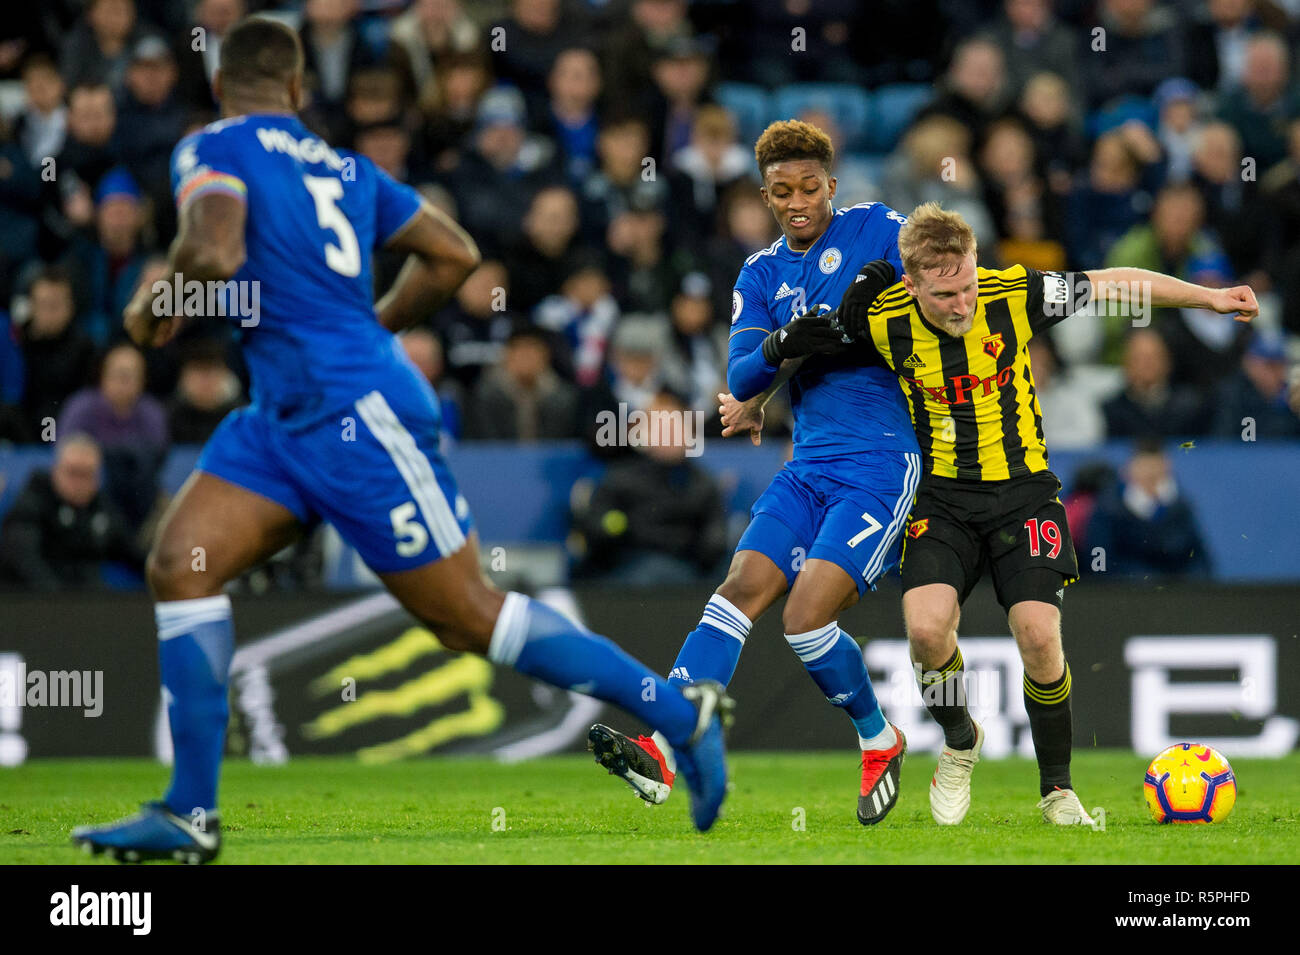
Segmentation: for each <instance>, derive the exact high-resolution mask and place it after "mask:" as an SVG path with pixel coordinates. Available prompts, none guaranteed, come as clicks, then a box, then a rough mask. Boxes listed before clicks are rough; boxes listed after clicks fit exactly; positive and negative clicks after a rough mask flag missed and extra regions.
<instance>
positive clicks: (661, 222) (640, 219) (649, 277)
mask: <svg viewBox="0 0 1300 955" xmlns="http://www.w3.org/2000/svg"><path fill="white" fill-rule="evenodd" d="M666 230H667V218H666V217H665V216H664V214H663V212H662V211H661V210H660V209H659V208H658V207H657V206H655V205H652V204H648V203H643V202H642V201H640V197H635V201H634V202H633V204H632V207H631V208H629V209H627V210H626V211H624V212H621V213H619V214H618V215H617V216H616V217H615V218H614V220H613V221H612V222H610V224H609V231H608V233H607V238H606V243H605V244H606V245H607V246H608V247H609V251H610V259H609V274H610V280H611V282H612V283H613V287H614V297H615V298H616V299H618V303H619V306H620V307H621V308H622V309H623V310H624V311H628V312H660V313H662V312H666V311H668V303H669V301H670V300H671V298H672V290H673V289H674V288H675V287H676V285H677V277H678V274H679V273H678V270H677V269H676V268H675V266H674V265H673V262H672V260H671V259H670V258H669V253H668V249H667V248H666V244H667V243H666V238H665V232H666Z"/></svg>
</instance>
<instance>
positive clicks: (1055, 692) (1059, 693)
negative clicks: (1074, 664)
mask: <svg viewBox="0 0 1300 955" xmlns="http://www.w3.org/2000/svg"><path fill="white" fill-rule="evenodd" d="M1069 695H1070V665H1069V664H1068V663H1067V664H1066V665H1065V679H1064V680H1062V681H1061V685H1060V686H1058V687H1054V688H1053V689H1051V690H1044V689H1042V688H1041V687H1040V686H1039V685H1038V684H1037V683H1035V682H1034V681H1033V680H1031V679H1029V674H1028V673H1026V674H1025V696H1027V697H1029V698H1030V699H1031V700H1033V701H1034V702H1035V703H1041V704H1042V705H1043V706H1054V705H1056V704H1058V703H1064V702H1065V700H1066V698H1067V697H1068V696H1069Z"/></svg>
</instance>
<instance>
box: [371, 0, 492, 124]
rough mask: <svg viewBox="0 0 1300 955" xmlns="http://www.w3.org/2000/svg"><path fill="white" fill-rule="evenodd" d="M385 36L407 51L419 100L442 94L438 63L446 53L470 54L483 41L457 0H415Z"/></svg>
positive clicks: (445, 56) (471, 19) (447, 54)
mask: <svg viewBox="0 0 1300 955" xmlns="http://www.w3.org/2000/svg"><path fill="white" fill-rule="evenodd" d="M388 36H389V38H390V39H391V40H393V41H394V42H395V43H397V44H399V45H400V46H401V47H402V49H404V50H405V51H406V59H407V62H408V63H409V64H410V68H411V75H412V79H413V81H414V83H415V88H416V90H417V91H418V93H419V97H420V99H421V100H427V101H429V102H433V101H435V100H437V99H438V98H440V97H441V96H442V95H443V90H442V86H441V82H440V77H439V76H438V71H439V66H440V65H441V63H442V62H443V60H445V59H446V58H447V57H449V56H457V55H463V54H466V53H472V52H474V51H475V50H476V49H479V45H480V43H481V42H482V40H481V38H480V35H479V28H478V24H476V23H475V22H474V19H473V18H472V17H470V16H469V15H468V14H467V13H466V12H465V8H464V5H463V4H461V3H460V2H459V0H415V2H414V3H412V4H411V6H410V8H409V9H408V10H407V11H406V12H405V13H403V14H401V15H400V16H398V17H395V18H394V19H393V22H392V26H390V27H389V28H388Z"/></svg>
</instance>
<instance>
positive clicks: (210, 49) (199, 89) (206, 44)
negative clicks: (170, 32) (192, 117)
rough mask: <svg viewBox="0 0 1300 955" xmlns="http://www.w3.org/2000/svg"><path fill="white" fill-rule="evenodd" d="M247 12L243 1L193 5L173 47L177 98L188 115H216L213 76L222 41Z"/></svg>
mask: <svg viewBox="0 0 1300 955" xmlns="http://www.w3.org/2000/svg"><path fill="white" fill-rule="evenodd" d="M246 12H247V8H246V4H245V0H198V3H197V4H195V5H194V7H193V19H192V20H191V22H190V25H189V28H188V29H186V30H185V31H184V32H183V33H182V34H181V36H180V37H179V39H178V41H177V43H176V44H175V46H174V47H173V48H172V49H173V54H174V56H175V58H176V68H177V71H178V78H177V88H178V91H179V95H180V99H181V102H182V103H184V105H185V108H186V109H187V110H189V111H190V112H192V113H201V114H202V113H211V114H214V115H215V114H216V111H217V102H216V100H215V99H214V98H213V96H212V77H213V75H214V74H215V73H216V72H217V64H218V63H219V62H220V59H221V42H222V40H224V39H225V36H226V34H227V33H229V32H230V29H231V27H233V26H234V25H235V24H236V23H238V22H239V21H240V20H242V19H243V18H244V14H245V13H246ZM195 31H201V32H198V33H196V32H195Z"/></svg>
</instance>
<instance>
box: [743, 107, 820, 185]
mask: <svg viewBox="0 0 1300 955" xmlns="http://www.w3.org/2000/svg"><path fill="white" fill-rule="evenodd" d="M754 158H755V159H757V160H758V171H759V172H760V173H763V172H764V171H765V170H766V169H767V167H768V166H770V165H772V164H773V163H778V162H787V161H788V160H791V159H813V160H816V161H817V162H819V163H821V164H822V166H823V167H824V168H825V169H826V172H827V173H829V172H830V171H831V166H832V165H834V163H835V147H834V146H832V145H831V138H830V137H829V136H827V135H826V134H825V133H824V132H822V131H821V130H820V129H818V128H817V127H816V126H814V125H812V124H811V123H805V122H803V121H802V120H798V119H783V120H780V121H778V122H775V123H773V124H772V125H770V126H768V127H767V129H765V130H763V135H761V136H759V137H758V142H756V143H755V144H754Z"/></svg>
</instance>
